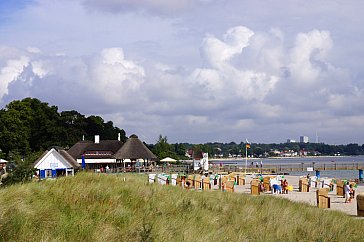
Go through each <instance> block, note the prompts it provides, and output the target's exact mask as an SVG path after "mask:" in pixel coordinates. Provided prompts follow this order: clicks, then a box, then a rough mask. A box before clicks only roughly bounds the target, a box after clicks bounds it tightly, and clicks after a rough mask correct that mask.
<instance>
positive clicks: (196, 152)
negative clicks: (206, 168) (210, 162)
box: [192, 150, 203, 160]
mask: <svg viewBox="0 0 364 242" xmlns="http://www.w3.org/2000/svg"><path fill="white" fill-rule="evenodd" d="M192 158H193V159H194V160H201V159H202V158H203V152H202V150H194V151H193V152H192Z"/></svg>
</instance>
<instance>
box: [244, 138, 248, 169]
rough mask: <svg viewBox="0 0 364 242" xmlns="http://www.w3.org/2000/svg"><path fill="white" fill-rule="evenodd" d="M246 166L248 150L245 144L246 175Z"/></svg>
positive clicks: (246, 163)
mask: <svg viewBox="0 0 364 242" xmlns="http://www.w3.org/2000/svg"><path fill="white" fill-rule="evenodd" d="M247 165H248V148H247V146H246V144H245V174H246V167H247Z"/></svg>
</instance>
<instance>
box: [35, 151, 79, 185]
mask: <svg viewBox="0 0 364 242" xmlns="http://www.w3.org/2000/svg"><path fill="white" fill-rule="evenodd" d="M34 168H35V169H37V170H38V172H39V177H40V179H46V178H56V177H59V176H73V175H74V174H75V169H78V168H80V165H79V164H78V163H77V161H76V160H75V159H74V158H73V157H72V156H71V155H69V154H68V153H67V151H65V150H62V149H60V150H56V149H55V148H52V149H51V150H49V151H48V150H47V151H45V152H44V153H43V154H42V156H41V157H39V158H38V159H37V160H36V161H35V162H34Z"/></svg>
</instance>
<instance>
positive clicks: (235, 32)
mask: <svg viewBox="0 0 364 242" xmlns="http://www.w3.org/2000/svg"><path fill="white" fill-rule="evenodd" d="M253 36H254V32H253V31H251V30H250V29H248V28H246V27H244V26H237V27H233V28H230V29H228V30H227V32H226V33H225V34H224V36H223V38H222V40H220V39H218V38H215V37H213V36H207V37H206V38H205V39H204V41H203V46H202V47H201V52H202V57H203V58H204V60H205V61H206V63H208V65H209V68H198V69H196V70H195V71H193V73H192V74H191V76H190V80H189V81H190V82H191V83H192V84H193V85H196V87H197V88H198V89H199V90H201V93H202V94H201V96H202V97H204V98H205V99H206V100H211V101H213V102H221V101H229V100H231V101H238V102H239V100H240V103H241V102H247V101H249V100H260V101H262V100H264V98H265V96H266V95H267V94H268V93H269V92H270V91H271V90H273V89H274V87H275V84H276V83H277V81H278V79H279V77H278V76H275V75H273V74H271V73H266V72H262V71H257V70H256V69H255V68H254V67H244V66H240V65H237V64H235V63H234V59H235V58H236V59H239V58H244V51H245V49H246V48H248V47H250V44H251V43H250V41H251V40H252V37H253Z"/></svg>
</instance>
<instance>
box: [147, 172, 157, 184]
mask: <svg viewBox="0 0 364 242" xmlns="http://www.w3.org/2000/svg"><path fill="white" fill-rule="evenodd" d="M155 177H156V174H149V175H148V182H149V183H154V182H155Z"/></svg>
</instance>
